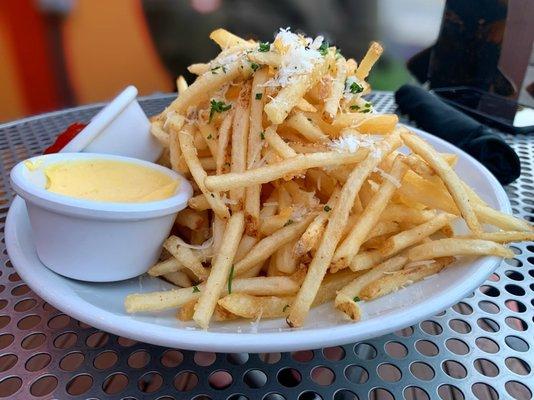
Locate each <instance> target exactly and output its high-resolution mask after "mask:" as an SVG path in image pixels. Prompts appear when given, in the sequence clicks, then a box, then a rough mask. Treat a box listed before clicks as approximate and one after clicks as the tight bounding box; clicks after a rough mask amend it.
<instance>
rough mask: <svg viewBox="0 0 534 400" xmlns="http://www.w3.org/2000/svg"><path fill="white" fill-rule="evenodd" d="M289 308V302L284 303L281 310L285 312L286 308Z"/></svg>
mask: <svg viewBox="0 0 534 400" xmlns="http://www.w3.org/2000/svg"><path fill="white" fill-rule="evenodd" d="M288 308H289V304H286V305H285V306H284V308H282V312H286V310H287V309H288Z"/></svg>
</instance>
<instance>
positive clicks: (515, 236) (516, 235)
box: [458, 231, 534, 243]
mask: <svg viewBox="0 0 534 400" xmlns="http://www.w3.org/2000/svg"><path fill="white" fill-rule="evenodd" d="M458 238H462V239H463V238H465V239H482V240H491V241H492V242H497V243H512V242H525V241H527V242H532V241H534V232H525V231H500V232H482V233H480V234H478V235H477V236H473V235H467V236H458Z"/></svg>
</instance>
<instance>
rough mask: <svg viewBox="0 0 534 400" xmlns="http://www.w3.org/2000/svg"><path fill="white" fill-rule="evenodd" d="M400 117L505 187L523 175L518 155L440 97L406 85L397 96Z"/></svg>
mask: <svg viewBox="0 0 534 400" xmlns="http://www.w3.org/2000/svg"><path fill="white" fill-rule="evenodd" d="M395 100H396V102H397V105H398V107H399V110H400V112H401V113H403V114H406V115H407V116H408V117H409V118H410V120H412V121H414V122H415V123H417V126H419V127H420V128H421V129H423V130H425V131H427V132H429V133H431V134H433V135H435V136H437V137H440V138H442V139H444V140H446V141H447V142H449V143H452V144H454V145H456V146H457V147H459V148H460V149H462V150H464V151H465V152H466V153H468V154H470V155H471V156H473V157H474V158H476V159H477V160H478V161H480V162H481V163H482V164H483V165H484V166H485V167H486V168H487V169H489V170H490V171H491V172H492V173H493V175H495V177H496V178H497V179H498V180H499V182H500V183H501V184H503V185H507V184H509V183H512V182H513V181H515V180H516V179H517V178H518V177H519V175H521V163H520V161H519V157H518V155H517V154H516V152H515V151H514V150H513V149H512V148H511V147H510V146H509V145H508V144H507V143H506V142H505V141H504V140H503V139H502V138H501V137H500V136H499V135H497V134H496V133H494V132H493V131H492V130H491V129H490V128H488V127H487V126H484V125H482V124H480V123H479V122H477V121H475V120H474V119H473V118H471V117H469V116H467V115H465V114H463V113H462V112H460V111H458V110H456V109H455V108H453V107H451V106H449V105H448V104H446V103H444V102H443V101H441V100H440V99H439V98H438V97H437V96H435V95H433V94H432V93H429V92H428V91H426V90H424V89H422V88H420V87H417V86H413V85H404V86H402V87H401V88H400V89H399V90H397V92H396V93H395Z"/></svg>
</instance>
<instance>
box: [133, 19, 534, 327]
mask: <svg viewBox="0 0 534 400" xmlns="http://www.w3.org/2000/svg"><path fill="white" fill-rule="evenodd" d="M210 38H211V39H212V40H214V41H215V42H216V43H217V44H218V45H219V46H220V48H221V51H220V53H219V55H218V56H217V57H215V58H214V59H213V60H211V61H209V62H207V63H198V64H193V65H191V66H190V67H189V71H190V72H192V73H194V74H196V75H198V76H197V78H196V79H195V81H194V82H192V83H190V84H188V83H187V82H186V81H185V79H184V78H183V77H179V78H178V79H177V88H178V96H177V98H176V99H175V100H174V101H173V102H172V103H171V104H170V105H169V106H168V107H167V108H166V109H165V110H164V111H163V112H162V113H161V114H159V115H157V116H155V117H153V118H152V120H151V124H152V128H151V131H152V134H153V135H154V136H155V137H156V138H157V139H158V140H159V141H160V142H161V143H162V145H163V146H164V147H165V151H164V154H163V156H162V158H161V160H160V163H161V164H164V165H167V166H170V167H171V168H172V169H174V170H175V171H177V172H180V173H182V174H184V175H185V176H187V177H188V178H189V179H190V180H191V181H192V183H193V186H194V190H195V193H194V197H192V198H191V199H190V200H189V203H188V208H187V209H185V210H183V211H182V212H180V213H179V215H178V217H177V219H176V222H175V226H174V228H173V231H172V232H171V236H170V237H169V238H168V239H167V241H166V242H165V244H164V249H163V252H162V255H161V258H160V261H159V262H158V263H157V264H156V265H154V266H152V267H151V268H150V269H149V270H148V274H149V275H151V276H157V277H162V278H163V279H166V280H167V281H169V282H170V283H172V284H174V285H176V286H177V288H176V289H172V290H168V291H163V292H153V293H135V294H130V295H128V296H127V298H126V299H125V307H126V311H127V312H129V313H134V312H156V311H160V310H165V309H175V310H176V313H177V317H178V318H179V319H180V320H186V321H187V320H191V321H194V323H196V324H197V325H198V326H200V327H201V328H204V329H205V328H208V326H209V323H210V321H217V322H218V323H221V321H229V320H235V319H238V318H249V319H259V318H285V319H286V321H287V324H288V325H289V326H291V327H300V326H302V325H304V324H305V322H306V316H307V314H308V312H309V310H310V308H311V307H314V306H316V305H319V304H322V303H326V302H331V304H332V307H334V308H335V309H337V312H339V313H343V314H344V315H345V316H346V318H347V319H351V320H354V321H356V320H358V319H359V318H360V315H361V314H360V308H359V304H360V302H361V301H372V300H373V299H376V298H378V297H380V296H385V295H388V294H389V293H391V292H393V291H396V290H402V288H403V287H405V286H406V285H409V284H411V283H413V282H417V281H419V280H421V279H424V278H427V277H428V276H431V275H433V274H437V273H439V272H440V271H441V270H442V269H443V268H454V264H455V263H454V261H455V260H456V258H457V257H463V256H484V255H494V256H498V257H513V253H512V252H511V251H510V250H509V249H507V248H506V247H505V246H504V243H508V242H511V241H526V240H533V239H534V230H533V228H532V226H531V225H530V224H529V223H527V222H525V221H522V220H519V219H517V218H515V217H513V216H511V215H507V214H503V213H501V212H499V211H497V210H494V209H492V208H490V207H489V206H488V205H487V204H486V203H484V201H483V200H482V199H480V197H478V195H477V194H476V193H475V192H474V191H473V190H472V189H471V188H470V187H469V186H468V185H466V184H465V183H464V182H463V181H462V180H461V178H460V177H459V176H458V175H457V174H456V172H455V171H454V164H455V163H456V160H457V156H455V155H454V154H441V153H439V152H438V151H436V149H434V148H433V147H432V146H431V145H430V144H429V143H427V142H425V141H424V140H423V139H421V138H420V137H418V136H416V135H415V134H414V133H412V132H411V131H410V130H409V129H408V128H406V127H404V126H401V125H398V118H397V116H396V115H394V114H380V115H379V114H376V113H374V111H373V105H372V104H371V103H370V102H369V101H367V100H366V99H365V98H364V97H363V96H364V95H366V94H368V93H369V92H370V90H371V88H370V85H369V84H368V83H367V82H366V78H367V77H368V75H369V73H370V72H371V70H372V67H373V65H374V64H375V63H376V61H377V60H378V58H379V57H380V55H381V54H382V47H381V46H380V44H378V43H376V42H373V43H371V45H370V47H369V50H368V51H367V54H365V56H364V57H363V59H362V60H360V62H359V63H358V62H357V61H356V60H354V59H351V58H345V57H344V56H343V54H342V53H341V52H340V51H339V49H337V48H336V47H335V46H332V45H329V44H328V43H327V42H326V41H325V40H324V39H323V38H322V37H321V36H319V37H316V38H309V37H306V36H303V35H301V34H295V33H293V32H291V30H290V29H289V28H288V29H281V30H280V31H279V32H278V33H277V34H276V35H275V37H274V40H273V41H271V42H256V41H251V40H245V39H242V38H240V37H238V36H236V35H234V34H232V33H230V32H228V31H226V30H224V29H217V30H215V31H214V32H212V34H211V35H210ZM403 145H404V146H406V147H407V148H408V149H409V150H410V153H409V154H401V153H400V152H398V149H399V148H400V147H401V146H403ZM458 220H463V221H464V222H465V224H466V226H467V227H468V232H467V233H465V232H464V234H461V235H460V234H458V233H455V232H454V229H453V226H454V225H453V223H454V222H457V221H458ZM343 314H342V315H343Z"/></svg>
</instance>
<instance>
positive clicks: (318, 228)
mask: <svg viewBox="0 0 534 400" xmlns="http://www.w3.org/2000/svg"><path fill="white" fill-rule="evenodd" d="M338 200H339V190H335V191H334V192H333V193H332V196H331V197H330V199H329V200H328V202H327V204H325V205H324V207H323V210H322V212H320V213H319V214H318V215H317V216H316V217H315V219H314V220H313V222H312V223H311V224H310V225H308V227H307V228H306V230H305V231H304V233H303V234H302V236H301V237H300V238H299V240H297V242H296V243H295V246H294V247H293V254H294V256H295V257H296V258H300V257H302V256H304V255H305V254H306V253H307V252H308V251H310V250H311V249H313V248H314V247H315V246H316V244H317V243H318V242H319V239H320V238H321V236H322V234H323V232H324V230H325V227H326V223H327V222H328V217H329V216H330V211H331V210H332V208H334V207H335V206H336V205H337V202H338Z"/></svg>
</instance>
